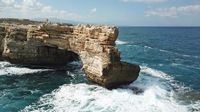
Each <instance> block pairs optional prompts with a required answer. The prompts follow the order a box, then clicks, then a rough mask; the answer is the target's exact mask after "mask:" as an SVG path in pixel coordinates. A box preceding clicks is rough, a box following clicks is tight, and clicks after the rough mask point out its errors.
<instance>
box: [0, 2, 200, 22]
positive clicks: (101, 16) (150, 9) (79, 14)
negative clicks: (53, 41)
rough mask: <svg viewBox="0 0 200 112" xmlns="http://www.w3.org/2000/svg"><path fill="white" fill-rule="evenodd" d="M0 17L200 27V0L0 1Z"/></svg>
mask: <svg viewBox="0 0 200 112" xmlns="http://www.w3.org/2000/svg"><path fill="white" fill-rule="evenodd" d="M0 18H26V19H35V18H56V19H62V20H72V21H78V22H85V23H97V24H112V25H118V26H200V0H0Z"/></svg>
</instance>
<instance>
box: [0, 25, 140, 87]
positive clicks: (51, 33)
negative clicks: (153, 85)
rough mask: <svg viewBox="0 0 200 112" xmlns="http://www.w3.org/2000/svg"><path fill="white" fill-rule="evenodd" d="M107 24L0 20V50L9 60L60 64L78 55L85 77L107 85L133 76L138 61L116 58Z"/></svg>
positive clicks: (114, 36) (112, 31)
mask: <svg viewBox="0 0 200 112" xmlns="http://www.w3.org/2000/svg"><path fill="white" fill-rule="evenodd" d="M117 37H118V29H117V28H116V27H110V26H95V25H77V26H64V25H58V24H49V23H48V24H47V23H42V24H40V25H33V24H29V25H17V24H10V23H9V24H6V23H2V24H0V53H1V54H2V57H3V58H4V59H6V60H8V61H10V62H12V63H23V64H36V65H62V64H66V63H67V62H69V61H72V60H75V59H77V58H78V57H80V60H81V62H82V64H83V70H84V72H85V74H86V76H87V78H88V79H89V80H91V81H93V82H95V83H98V84H100V85H102V86H105V87H107V88H113V87H117V86H119V85H122V84H129V83H131V82H133V81H134V80H136V79H137V77H138V75H139V71H140V68H139V66H138V65H135V64H130V63H126V62H122V61H120V53H119V51H118V49H117V48H116V46H115V41H116V39H117Z"/></svg>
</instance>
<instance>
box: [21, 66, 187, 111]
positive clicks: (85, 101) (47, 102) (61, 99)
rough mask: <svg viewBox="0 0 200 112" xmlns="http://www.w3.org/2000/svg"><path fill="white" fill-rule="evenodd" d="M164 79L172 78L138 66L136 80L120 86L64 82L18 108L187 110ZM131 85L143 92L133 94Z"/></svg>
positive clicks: (44, 109) (160, 72)
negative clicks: (64, 83) (107, 86)
mask: <svg viewBox="0 0 200 112" xmlns="http://www.w3.org/2000/svg"><path fill="white" fill-rule="evenodd" d="M164 80H173V78H172V77H170V76H169V75H168V74H166V73H164V72H162V71H159V70H156V69H153V68H149V67H147V66H144V67H143V66H142V67H141V74H140V77H139V78H138V80H136V81H135V82H133V83H132V84H130V85H128V86H125V87H123V88H118V89H113V90H107V89H105V88H102V87H100V86H96V85H88V84H66V85H62V86H60V87H59V88H58V89H56V90H54V91H53V92H52V93H50V94H46V95H44V96H42V97H41V98H40V99H39V101H38V102H36V103H33V104H32V105H29V106H27V107H25V109H23V110H22V112H29V111H30V112H31V111H40V112H46V111H48V112H54V111H56V112H63V111H69V112H77V111H80V110H81V111H92V112H93V111H95V112H100V111H101V112H102V111H106V112H133V111H137V112H147V111H148V112H187V111H188V110H189V108H188V106H187V105H183V104H179V103H178V101H177V100H176V99H175V98H174V97H173V96H174V94H175V92H174V91H173V90H172V89H171V88H170V87H168V86H167V85H166V84H167V82H165V81H164ZM163 86H164V87H163ZM132 87H136V88H139V89H142V90H143V92H142V93H140V94H135V93H134V90H133V89H131V88H132Z"/></svg>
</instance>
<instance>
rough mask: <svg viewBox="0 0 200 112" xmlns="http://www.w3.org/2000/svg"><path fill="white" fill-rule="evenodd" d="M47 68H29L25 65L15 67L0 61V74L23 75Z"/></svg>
mask: <svg viewBox="0 0 200 112" xmlns="http://www.w3.org/2000/svg"><path fill="white" fill-rule="evenodd" d="M49 70H50V69H30V68H25V67H17V66H15V65H13V64H11V63H9V62H0V75H24V74H30V73H37V72H43V71H49Z"/></svg>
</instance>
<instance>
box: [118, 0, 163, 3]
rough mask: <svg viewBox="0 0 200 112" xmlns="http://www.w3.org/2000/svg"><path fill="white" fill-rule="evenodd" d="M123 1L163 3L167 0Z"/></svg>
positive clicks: (128, 0) (130, 0)
mask: <svg viewBox="0 0 200 112" xmlns="http://www.w3.org/2000/svg"><path fill="white" fill-rule="evenodd" d="M122 1H123V2H140V3H163V2H166V1H167V0H122Z"/></svg>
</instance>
